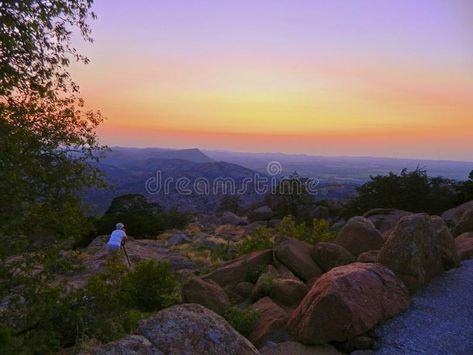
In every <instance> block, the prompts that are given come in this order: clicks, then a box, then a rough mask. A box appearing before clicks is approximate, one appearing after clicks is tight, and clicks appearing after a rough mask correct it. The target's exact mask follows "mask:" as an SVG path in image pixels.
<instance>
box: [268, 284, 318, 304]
mask: <svg viewBox="0 0 473 355" xmlns="http://www.w3.org/2000/svg"><path fill="white" fill-rule="evenodd" d="M308 291H309V290H308V288H307V286H306V285H305V284H304V283H303V282H302V281H301V280H299V279H296V278H287V279H285V278H277V279H274V280H273V281H272V284H271V289H270V291H269V295H270V296H271V298H273V299H274V300H275V301H277V302H279V303H281V304H283V305H285V306H288V307H290V306H293V305H298V304H299V302H300V301H301V300H302V299H303V298H304V296H305V295H306V294H307V292H308Z"/></svg>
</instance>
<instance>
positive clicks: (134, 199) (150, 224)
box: [76, 194, 192, 246]
mask: <svg viewBox="0 0 473 355" xmlns="http://www.w3.org/2000/svg"><path fill="white" fill-rule="evenodd" d="M191 219H192V215H191V214H190V213H185V212H180V211H178V210H176V209H171V210H163V209H162V208H161V206H160V205H159V204H158V203H152V202H148V201H147V200H146V198H145V197H144V196H143V195H139V194H129V195H122V196H118V197H116V198H114V199H113V201H112V203H111V205H110V207H109V208H108V210H107V211H106V212H105V214H104V215H103V216H102V217H98V218H95V219H93V226H94V228H93V229H92V231H91V232H90V233H89V234H88V235H87V236H85V237H82V238H80V239H79V240H78V241H77V243H76V246H86V245H88V244H89V243H90V242H91V241H92V240H93V239H94V238H95V237H96V236H97V235H103V234H110V232H111V231H112V230H114V229H115V224H116V223H117V222H118V221H119V222H122V223H124V224H125V226H126V231H127V234H128V235H131V236H133V237H135V238H155V237H156V236H157V235H158V234H160V233H161V232H163V231H164V230H166V229H170V228H184V227H185V226H186V225H187V224H188V223H189V222H190V221H191Z"/></svg>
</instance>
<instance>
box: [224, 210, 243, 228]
mask: <svg viewBox="0 0 473 355" xmlns="http://www.w3.org/2000/svg"><path fill="white" fill-rule="evenodd" d="M220 222H221V223H222V224H232V225H234V226H240V225H245V224H248V222H247V221H246V220H245V219H244V218H242V217H240V216H237V215H236V214H235V213H233V212H224V213H223V215H222V218H221V219H220Z"/></svg>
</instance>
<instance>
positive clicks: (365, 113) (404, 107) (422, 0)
mask: <svg viewBox="0 0 473 355" xmlns="http://www.w3.org/2000/svg"><path fill="white" fill-rule="evenodd" d="M94 11H95V12H96V13H97V15H98V19H97V20H96V21H94V22H93V23H92V28H93V37H94V39H95V42H94V43H93V44H83V43H77V46H78V48H79V50H81V51H82V52H84V53H86V54H87V55H88V57H89V58H90V59H91V63H90V64H89V65H87V66H74V67H73V77H74V78H75V79H76V80H77V82H78V83H79V84H80V85H81V89H82V93H83V96H84V98H85V99H86V102H87V103H88V106H89V107H91V108H97V109H101V111H102V112H103V113H104V115H105V116H107V117H108V120H107V121H106V122H105V123H104V124H103V125H102V126H101V127H100V128H99V131H98V132H99V135H100V138H101V140H102V142H103V143H105V144H108V145H139V146H143V145H160V146H179V147H190V146H198V147H202V148H203V149H222V150H232V151H253V152H267V151H282V152H285V153H289V154H293V153H301V152H304V153H306V154H312V155H327V156H381V157H394V158H396V157H398V158H402V157H405V158H412V159H433V160H458V161H471V160H473V157H472V154H471V151H472V148H473V144H472V140H471V134H472V133H473V122H472V119H471V117H472V116H473V46H471V37H472V35H473V25H472V24H473V3H471V1H468V0H452V1H448V2H445V1H442V0H429V1H427V0H409V1H408V0H401V1H396V2H379V1H374V0H367V1H363V2H360V1H353V0H352V1H347V0H344V1H340V0H335V1H309V0H297V1H289V0H281V1H278V2H271V1H267V0H264V1H260V2H254V1H249V0H244V1H239V2H215V1H210V0H202V1H197V2H196V1H184V0H181V1H167V0H159V1H151V0H139V1H133V2H130V1H124V0H117V1H114V2H106V1H103V0H102V1H100V0H99V1H97V2H96V4H95V5H94Z"/></svg>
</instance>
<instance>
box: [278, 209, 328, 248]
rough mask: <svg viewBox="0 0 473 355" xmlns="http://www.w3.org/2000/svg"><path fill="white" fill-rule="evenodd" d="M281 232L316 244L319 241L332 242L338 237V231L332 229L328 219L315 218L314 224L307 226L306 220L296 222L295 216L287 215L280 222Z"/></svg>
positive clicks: (282, 234) (286, 235)
mask: <svg viewBox="0 0 473 355" xmlns="http://www.w3.org/2000/svg"><path fill="white" fill-rule="evenodd" d="M279 234H280V235H281V236H285V237H289V238H295V239H299V240H302V241H305V242H307V243H309V244H312V245H315V244H317V243H319V242H332V241H333V240H335V238H336V233H333V232H331V231H330V225H329V223H328V221H326V220H324V219H313V220H312V226H311V227H307V225H306V224H305V222H302V223H296V220H295V218H294V217H293V216H286V217H284V218H283V219H282V221H281V223H280V224H279Z"/></svg>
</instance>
